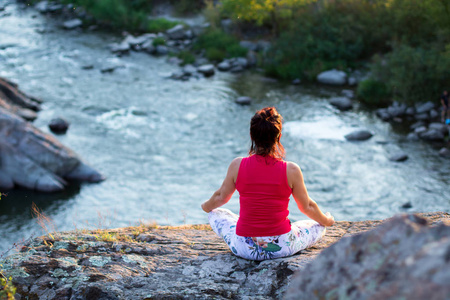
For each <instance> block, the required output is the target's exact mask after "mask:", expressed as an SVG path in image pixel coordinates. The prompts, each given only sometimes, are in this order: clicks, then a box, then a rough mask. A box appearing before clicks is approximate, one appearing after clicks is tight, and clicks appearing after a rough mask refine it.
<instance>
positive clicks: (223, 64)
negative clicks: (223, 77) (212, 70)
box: [217, 60, 231, 72]
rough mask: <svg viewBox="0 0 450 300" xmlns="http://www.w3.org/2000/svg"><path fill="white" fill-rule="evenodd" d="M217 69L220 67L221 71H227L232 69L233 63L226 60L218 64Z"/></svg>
mask: <svg viewBox="0 0 450 300" xmlns="http://www.w3.org/2000/svg"><path fill="white" fill-rule="evenodd" d="M217 69H219V71H222V72H226V71H228V70H230V69H231V64H230V63H229V62H228V61H227V60H224V61H222V62H221V63H220V64H218V65H217Z"/></svg>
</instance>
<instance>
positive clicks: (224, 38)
mask: <svg viewBox="0 0 450 300" xmlns="http://www.w3.org/2000/svg"><path fill="white" fill-rule="evenodd" d="M194 49H196V50H201V49H205V54H206V58H208V59H209V60H217V61H218V60H223V59H224V58H226V57H238V56H245V55H246V54H247V49H245V48H243V47H241V46H240V45H239V41H238V39H236V38H235V37H233V36H231V35H229V34H226V33H224V32H223V31H221V30H219V29H211V30H208V31H206V32H205V33H203V34H202V35H200V36H199V37H198V39H197V42H196V43H195V45H194Z"/></svg>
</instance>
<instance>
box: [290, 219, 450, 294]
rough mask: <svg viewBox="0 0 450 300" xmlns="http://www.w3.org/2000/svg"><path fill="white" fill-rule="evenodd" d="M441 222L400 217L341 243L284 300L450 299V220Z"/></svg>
mask: <svg viewBox="0 0 450 300" xmlns="http://www.w3.org/2000/svg"><path fill="white" fill-rule="evenodd" d="M432 220H433V219H432ZM442 221H443V222H441V223H440V224H439V225H437V226H433V227H430V226H428V222H427V220H426V219H424V218H420V217H418V216H414V215H403V216H396V217H394V218H392V219H391V220H389V221H387V222H385V223H384V224H382V225H380V226H379V227H377V228H376V229H374V230H371V231H369V232H365V233H362V234H359V235H355V236H352V237H348V238H344V239H341V240H340V241H339V242H338V243H336V244H334V245H332V246H330V247H329V248H327V249H325V250H324V251H323V252H322V253H321V254H320V255H319V256H318V257H317V258H316V259H315V260H314V261H313V262H312V263H311V264H309V265H308V266H306V267H305V268H304V269H303V270H302V271H301V273H299V274H297V275H296V277H295V278H294V279H293V280H292V282H291V286H290V289H289V291H288V293H287V295H286V297H285V299H286V300H294V299H296V300H297V299H355V300H356V299H358V300H359V299H361V300H364V299H409V300H412V299H418V300H419V299H428V300H432V299H436V300H440V299H442V300H443V299H450V226H449V225H450V219H449V215H448V214H446V215H445V217H444V218H443V219H442Z"/></svg>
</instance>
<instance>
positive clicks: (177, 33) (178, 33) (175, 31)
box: [166, 24, 185, 40]
mask: <svg viewBox="0 0 450 300" xmlns="http://www.w3.org/2000/svg"><path fill="white" fill-rule="evenodd" d="M166 34H167V36H168V37H169V39H172V40H181V39H183V38H184V37H185V32H184V26H183V25H181V24H178V25H176V26H175V27H172V28H170V29H169V30H167V31H166Z"/></svg>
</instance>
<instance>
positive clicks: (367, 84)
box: [357, 79, 390, 106]
mask: <svg viewBox="0 0 450 300" xmlns="http://www.w3.org/2000/svg"><path fill="white" fill-rule="evenodd" d="M357 95H358V98H359V99H360V100H361V101H362V102H364V103H366V104H369V105H372V106H385V105H387V104H389V103H390V101H389V99H390V93H389V90H388V87H387V86H386V84H385V83H384V82H381V81H378V80H374V79H367V80H364V81H362V82H360V83H359V85H358V90H357Z"/></svg>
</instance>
